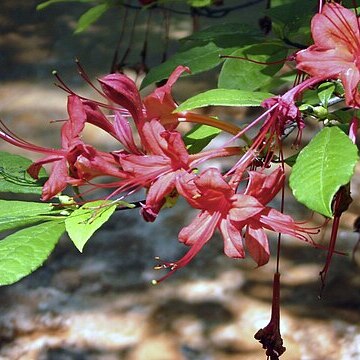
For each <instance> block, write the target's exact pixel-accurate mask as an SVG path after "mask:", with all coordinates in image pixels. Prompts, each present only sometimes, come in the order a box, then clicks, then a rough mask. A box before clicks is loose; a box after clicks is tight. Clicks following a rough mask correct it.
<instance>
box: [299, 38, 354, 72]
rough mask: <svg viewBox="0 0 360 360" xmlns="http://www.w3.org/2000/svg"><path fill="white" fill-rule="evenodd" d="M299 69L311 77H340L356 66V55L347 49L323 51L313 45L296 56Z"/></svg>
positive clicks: (339, 48)
mask: <svg viewBox="0 0 360 360" xmlns="http://www.w3.org/2000/svg"><path fill="white" fill-rule="evenodd" d="M296 62H297V65H296V67H297V69H299V70H301V71H304V72H306V73H308V74H309V75H311V76H320V77H328V78H331V77H334V76H336V77H338V76H339V75H340V74H341V73H344V72H346V71H347V69H349V67H353V66H354V55H353V54H352V53H350V52H349V51H348V49H347V48H343V47H338V48H334V49H322V48H319V47H317V46H316V45H312V46H310V47H309V48H307V49H305V50H301V51H299V52H298V53H297V54H296Z"/></svg>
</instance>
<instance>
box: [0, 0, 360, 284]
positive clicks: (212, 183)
mask: <svg viewBox="0 0 360 360" xmlns="http://www.w3.org/2000/svg"><path fill="white" fill-rule="evenodd" d="M140 2H141V3H142V4H148V3H151V1H140ZM311 29H312V34H313V38H314V42H315V43H314V45H312V46H310V47H309V48H307V49H305V50H302V51H299V52H298V53H297V54H296V55H295V60H296V63H297V65H296V66H297V68H298V69H299V70H301V71H303V72H305V73H306V74H308V78H306V79H305V80H304V81H303V82H301V83H299V84H297V85H296V86H294V87H293V88H292V89H290V90H289V91H288V92H286V93H285V94H283V95H282V96H279V97H276V98H270V99H267V100H265V101H264V102H263V104H262V106H263V107H264V108H265V109H266V111H265V112H264V113H263V114H262V115H261V116H260V117H259V118H258V119H256V120H254V121H253V122H252V123H251V124H250V125H248V126H247V127H246V128H244V129H242V130H241V129H240V128H237V127H236V126H233V125H230V124H226V123H224V122H221V121H218V120H217V119H215V118H212V117H207V116H203V115H200V114H196V113H193V112H182V113H174V110H175V109H176V107H177V104H176V102H175V101H174V99H173V97H172V95H171V89H172V86H173V85H174V83H175V82H176V81H177V79H178V78H179V77H180V76H181V74H182V73H183V72H185V71H189V69H188V68H186V67H184V66H179V67H177V68H176V69H175V70H174V71H173V73H172V74H171V75H170V76H169V79H168V81H167V82H166V84H165V85H163V86H161V87H159V88H157V89H156V90H155V91H153V92H152V93H151V94H150V95H148V96H146V97H145V98H142V97H141V95H140V93H139V91H138V89H137V88H136V85H135V83H134V82H133V81H132V80H131V79H130V78H128V77H127V76H125V75H123V74H110V75H107V76H105V77H103V78H100V79H99V83H100V86H101V89H100V90H99V89H97V91H98V92H99V93H100V94H101V95H102V96H103V97H104V99H105V101H104V103H101V102H97V101H93V100H90V99H87V98H83V97H81V96H79V95H77V94H75V93H74V92H73V91H71V90H70V89H69V88H68V87H67V86H66V85H65V84H64V83H62V82H61V84H60V87H62V88H64V89H65V90H66V91H67V92H69V93H70V94H69V96H68V119H67V120H66V121H65V122H64V124H63V125H62V128H61V148H60V149H53V148H44V147H40V146H36V145H33V144H30V143H28V142H27V141H25V140H23V139H20V138H18V137H17V136H16V135H14V134H13V133H12V132H11V131H9V130H8V129H7V128H6V127H5V125H3V124H2V127H1V128H0V138H2V139H3V140H5V141H7V142H9V143H11V144H13V145H15V146H18V147H21V148H23V149H26V150H29V151H33V152H37V153H39V154H42V155H43V157H42V158H41V159H39V160H37V161H35V162H34V163H33V164H32V165H31V166H30V167H29V169H28V173H29V174H30V175H31V176H32V177H33V178H37V177H38V175H39V171H40V169H41V167H42V166H43V165H51V166H50V176H49V178H48V180H47V181H46V183H45V184H44V186H43V191H42V200H44V201H47V200H50V199H52V198H54V197H56V196H57V195H58V194H59V193H61V192H62V191H63V190H64V189H65V188H66V187H67V186H69V185H70V186H76V187H79V186H82V185H89V184H91V185H92V186H93V187H95V188H96V187H106V188H112V189H113V190H112V192H111V195H110V196H109V198H114V197H119V196H121V197H123V198H125V197H126V196H127V195H128V194H130V193H131V194H133V193H136V192H138V191H139V190H142V189H145V190H146V199H145V200H144V201H142V202H141V214H142V216H143V218H144V219H145V220H146V221H150V222H152V221H155V219H156V217H157V215H158V213H159V212H160V211H161V209H162V208H163V207H164V204H165V203H166V201H167V197H169V196H174V194H176V195H180V196H183V197H184V198H185V199H186V200H187V202H188V203H189V204H190V205H191V206H192V207H193V208H195V209H198V210H199V211H200V212H199V213H198V215H197V216H196V217H195V219H194V220H193V221H192V222H191V223H190V225H188V226H186V227H184V228H183V229H182V230H181V231H180V233H179V240H180V241H181V242H182V243H184V244H185V245H188V246H189V247H190V250H189V251H188V252H187V253H186V254H185V256H184V257H182V258H181V259H180V260H178V261H176V262H163V263H161V264H159V266H158V268H169V269H170V271H169V272H168V273H167V275H165V276H164V278H165V277H167V276H168V275H169V274H171V273H172V272H174V271H176V270H177V269H179V268H181V267H183V266H184V265H186V264H187V263H188V262H189V261H191V259H193V257H194V256H195V255H196V254H197V253H198V252H199V251H200V249H201V248H202V247H203V246H204V244H206V243H207V242H208V241H209V240H210V238H211V237H212V236H213V234H214V232H215V230H217V229H218V230H219V232H220V233H221V236H222V238H223V241H224V252H225V254H226V255H227V256H229V257H231V258H244V257H245V254H246V252H247V253H248V254H249V255H250V256H251V257H252V258H253V259H254V261H255V262H256V263H257V265H258V266H262V265H264V264H266V263H267V262H268V261H269V256H270V252H269V244H268V238H267V235H266V232H265V230H270V231H273V232H277V233H282V234H287V235H290V236H293V237H295V238H298V239H301V240H304V241H310V242H311V237H310V234H312V233H313V229H310V228H306V227H304V226H303V224H300V223H297V222H295V221H294V220H293V219H292V217H290V216H289V215H285V214H284V213H282V212H280V211H278V210H276V209H274V208H272V207H271V206H269V205H268V204H269V203H270V202H271V200H272V199H273V198H274V197H275V196H276V195H277V193H278V192H279V191H280V190H281V189H282V187H283V185H284V179H285V175H284V170H283V167H281V166H280V167H276V168H275V169H272V170H269V169H268V168H269V167H270V163H271V161H272V160H273V157H274V154H275V153H276V151H279V154H280V155H279V157H280V158H281V154H282V153H281V142H282V138H283V136H284V134H285V132H286V129H287V128H288V127H291V126H294V125H295V127H298V131H299V134H300V136H298V140H297V141H298V142H299V141H300V140H301V130H302V129H303V127H304V120H303V117H302V114H301V112H300V111H299V109H298V107H297V105H296V100H297V99H298V98H299V96H300V95H301V94H302V93H303V92H304V91H305V90H306V89H309V88H310V87H313V86H315V85H317V84H319V83H321V82H323V81H324V80H341V82H342V84H343V86H344V89H345V99H346V103H347V105H349V106H351V107H355V108H358V107H359V104H360V95H359V91H358V85H359V81H360V74H359V64H360V62H359V57H360V46H359V41H360V40H359V22H358V19H357V17H356V15H355V14H353V13H352V12H351V11H350V10H347V9H345V8H343V7H342V6H341V5H339V4H336V3H330V4H327V5H324V7H323V8H322V12H321V13H319V14H317V15H315V17H314V18H313V21H312V24H311ZM59 80H60V79H59ZM60 81H61V80H60ZM109 110H110V111H111V112H112V114H111V115H107V112H108V111H109ZM180 122H194V123H200V124H206V125H211V126H214V127H218V128H220V129H221V130H224V131H228V132H229V133H231V134H232V135H233V138H232V140H231V141H230V142H235V141H237V140H238V139H239V138H241V137H242V135H244V134H245V133H246V132H247V131H248V130H249V129H250V128H252V127H254V126H255V125H257V124H261V126H260V129H259V131H258V133H257V135H256V136H254V137H253V139H252V140H251V144H250V145H249V146H248V147H247V148H246V151H244V147H241V146H239V145H237V146H228V145H229V143H230V142H229V141H228V142H227V143H226V144H224V145H223V146H222V147H220V148H218V149H212V150H203V151H201V152H199V153H196V154H192V153H189V152H188V149H187V146H186V145H185V143H184V141H183V137H182V133H181V132H180V131H179V130H178V125H179V123H180ZM87 123H89V124H92V125H94V126H97V127H98V128H100V129H102V130H104V131H105V132H107V133H108V134H109V135H110V136H112V137H113V138H115V139H116V140H117V141H118V144H119V148H117V149H114V150H113V151H111V152H104V151H100V150H98V149H96V148H95V147H94V146H92V145H91V144H87V143H85V142H84V141H83V139H82V132H83V129H84V127H85V125H86V124H87ZM225 156H233V157H235V161H234V165H233V166H232V167H231V169H230V170H229V171H228V172H226V173H222V172H221V169H218V168H215V167H206V164H207V162H208V160H210V159H213V158H220V157H225ZM259 157H261V158H262V159H264V160H263V161H262V162H260V163H258V162H256V160H257V159H258V158H259ZM200 164H201V168H202V170H201V171H200V170H199V165H200ZM103 176H106V177H111V178H112V181H111V182H110V183H109V182H107V183H106V184H102V183H101V182H99V181H97V182H93V181H92V180H93V179H95V178H98V177H103ZM240 185H241V186H240ZM240 189H244V190H240Z"/></svg>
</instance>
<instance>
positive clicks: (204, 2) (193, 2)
mask: <svg viewBox="0 0 360 360" xmlns="http://www.w3.org/2000/svg"><path fill="white" fill-rule="evenodd" d="M187 2H188V4H189V5H190V6H193V7H203V6H209V5H211V3H212V0H187Z"/></svg>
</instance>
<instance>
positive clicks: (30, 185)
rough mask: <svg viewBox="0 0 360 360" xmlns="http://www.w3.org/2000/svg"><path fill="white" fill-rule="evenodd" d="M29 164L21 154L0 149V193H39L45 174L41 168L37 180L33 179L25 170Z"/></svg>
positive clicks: (30, 162) (29, 161)
mask: <svg viewBox="0 0 360 360" xmlns="http://www.w3.org/2000/svg"><path fill="white" fill-rule="evenodd" d="M31 164H32V161H31V160H29V159H26V158H25V157H23V156H19V155H13V154H9V153H7V152H4V151H0V193H5V192H6V193H7V192H9V193H16V194H36V195H40V194H41V190H42V185H43V184H44V182H45V180H46V179H47V175H46V172H45V170H44V169H41V171H40V173H39V180H34V179H33V178H32V177H31V176H30V175H29V174H28V173H27V171H26V170H27V168H28V167H29V166H30V165H31Z"/></svg>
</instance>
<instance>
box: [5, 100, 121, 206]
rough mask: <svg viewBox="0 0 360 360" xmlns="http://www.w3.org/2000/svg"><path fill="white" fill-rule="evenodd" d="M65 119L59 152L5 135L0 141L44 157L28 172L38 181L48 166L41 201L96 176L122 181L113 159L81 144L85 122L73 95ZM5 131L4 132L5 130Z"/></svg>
mask: <svg viewBox="0 0 360 360" xmlns="http://www.w3.org/2000/svg"><path fill="white" fill-rule="evenodd" d="M68 114H69V119H68V120H67V121H66V122H65V123H64V125H63V126H62V128H61V146H62V147H61V149H49V148H44V147H40V146H36V145H33V144H30V143H28V142H26V141H24V140H21V139H19V138H17V137H15V136H14V135H13V134H10V133H9V132H6V131H0V138H2V139H4V140H5V141H7V142H9V143H11V144H13V145H15V146H18V147H21V148H23V149H26V150H30V151H33V152H37V153H41V154H45V155H46V156H45V157H44V158H42V159H40V160H37V161H35V162H34V163H33V164H32V165H31V166H30V167H29V169H28V173H29V174H30V175H31V176H32V177H33V178H35V179H36V178H38V175H39V171H40V169H41V167H42V166H43V165H45V164H52V168H51V173H50V176H49V179H48V180H47V181H46V183H45V184H44V186H43V189H42V200H49V199H51V198H52V197H54V196H56V195H57V194H58V193H59V192H61V191H62V190H64V189H65V188H66V186H67V185H68V184H71V185H75V186H78V185H82V184H84V183H86V182H87V181H89V180H91V179H93V178H94V177H96V176H101V175H110V176H116V177H123V176H124V175H125V174H124V172H122V171H121V170H120V169H119V165H118V164H117V163H116V161H115V159H114V157H113V156H112V155H110V154H107V153H104V152H101V151H98V150H96V149H95V148H93V147H92V146H90V145H87V144H85V143H84V142H83V141H82V140H81V139H80V135H81V132H82V131H83V129H84V126H85V122H86V119H87V115H86V112H85V110H84V106H83V103H82V101H81V100H80V99H79V98H78V97H77V96H76V95H70V96H69V97H68ZM5 130H6V129H5Z"/></svg>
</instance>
